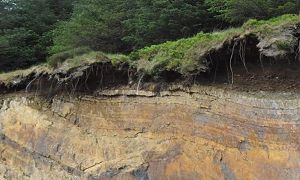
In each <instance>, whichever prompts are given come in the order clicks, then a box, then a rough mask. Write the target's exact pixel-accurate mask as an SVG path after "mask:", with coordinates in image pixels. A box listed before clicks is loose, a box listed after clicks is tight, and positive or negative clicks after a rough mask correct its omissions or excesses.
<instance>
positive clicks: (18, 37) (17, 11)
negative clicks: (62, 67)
mask: <svg viewBox="0 0 300 180" xmlns="http://www.w3.org/2000/svg"><path fill="white" fill-rule="evenodd" d="M62 2H64V3H65V4H64V5H63V6H60V7H58V6H57V5H58V4H61V3H62ZM66 2H68V3H66ZM70 3H71V0H62V1H58V0H26V1H25V0H0V37H1V38H0V48H1V49H0V58H1V62H0V68H1V69H2V70H3V69H4V70H9V69H15V68H18V67H24V66H27V65H30V64H33V63H36V62H38V61H43V60H45V58H46V56H47V55H48V52H47V47H49V46H51V44H52V34H51V33H49V31H50V30H52V29H53V28H54V27H55V24H56V23H57V21H59V20H60V19H66V18H68V16H69V13H70V11H71V10H70V7H71V4H70ZM63 9H65V10H63Z"/></svg>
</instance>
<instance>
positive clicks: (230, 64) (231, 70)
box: [229, 42, 237, 84]
mask: <svg viewBox="0 0 300 180" xmlns="http://www.w3.org/2000/svg"><path fill="white" fill-rule="evenodd" d="M236 46H237V42H234V44H233V48H232V51H231V56H230V60H229V67H230V72H231V84H233V75H234V74H233V69H232V58H233V56H234V51H235V47H236Z"/></svg>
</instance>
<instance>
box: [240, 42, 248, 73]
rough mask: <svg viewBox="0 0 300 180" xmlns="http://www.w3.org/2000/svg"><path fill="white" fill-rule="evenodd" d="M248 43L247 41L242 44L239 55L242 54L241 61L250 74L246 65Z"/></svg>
mask: <svg viewBox="0 0 300 180" xmlns="http://www.w3.org/2000/svg"><path fill="white" fill-rule="evenodd" d="M246 43H247V41H245V40H243V41H241V42H240V53H239V54H240V59H241V61H242V63H243V65H244V68H245V70H246V72H247V73H249V70H248V68H247V65H246Z"/></svg>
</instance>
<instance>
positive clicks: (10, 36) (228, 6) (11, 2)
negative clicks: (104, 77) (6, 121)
mask: <svg viewBox="0 0 300 180" xmlns="http://www.w3.org/2000/svg"><path fill="white" fill-rule="evenodd" d="M299 10H300V1H299V0H131V1H124V0H0V68H1V69H0V71H5V70H9V69H16V68H20V67H24V66H28V65H31V64H33V63H37V62H43V61H45V60H46V59H47V57H49V56H51V55H53V54H56V53H60V52H62V51H66V50H70V49H74V48H80V47H85V48H91V49H93V50H98V51H104V52H121V53H127V52H131V51H134V50H137V49H139V48H142V47H145V46H148V45H151V44H158V43H161V42H165V41H169V40H174V39H179V38H183V37H189V36H192V35H194V34H196V33H197V32H200V31H205V32H209V31H214V30H217V29H222V28H226V27H229V26H236V25H239V24H241V23H243V22H245V21H246V20H248V19H250V18H256V19H266V18H270V17H273V16H278V15H281V14H286V13H290V14H298V13H299Z"/></svg>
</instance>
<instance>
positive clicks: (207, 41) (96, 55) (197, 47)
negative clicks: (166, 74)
mask: <svg viewBox="0 0 300 180" xmlns="http://www.w3.org/2000/svg"><path fill="white" fill-rule="evenodd" d="M298 23H300V16H299V15H283V16H280V17H276V18H272V19H270V20H261V21H258V20H249V21H248V22H246V23H245V24H244V25H243V26H242V27H240V28H230V29H227V30H224V31H219V32H212V33H203V32H200V33H198V34H197V35H195V36H194V37H191V38H186V39H180V40H177V41H169V42H166V43H163V44H159V45H153V46H149V47H145V48H143V49H140V50H138V51H136V52H132V53H131V54H130V55H129V56H126V55H122V54H104V53H102V52H95V51H90V50H88V49H85V48H84V49H78V50H76V51H79V52H84V51H86V53H79V55H73V54H71V56H66V57H65V58H64V59H63V60H61V59H60V60H61V62H59V63H58V64H57V63H56V62H55V63H56V64H55V65H53V64H51V63H50V64H48V66H47V67H46V65H42V66H41V65H39V66H37V67H32V68H30V69H26V70H18V71H13V72H9V73H2V74H0V81H2V82H5V81H7V80H8V79H11V77H14V76H18V75H19V76H20V75H23V76H24V75H26V74H28V73H30V72H32V71H37V70H40V69H42V70H47V71H49V69H62V70H69V69H71V68H73V67H76V66H80V65H84V64H91V63H95V62H101V61H103V60H109V61H111V62H112V63H113V64H119V63H124V62H125V63H128V64H129V65H131V66H134V67H136V68H137V69H138V70H140V71H142V72H144V73H147V74H150V75H155V74H158V73H159V72H162V71H165V70H173V71H177V72H179V73H181V74H184V75H185V74H189V73H193V72H199V71H206V69H207V66H206V65H205V64H204V63H203V60H204V59H203V58H204V57H205V56H206V55H208V54H209V53H210V52H212V51H214V50H218V49H219V48H222V46H223V45H224V43H226V42H229V41H232V40H233V39H234V38H243V37H244V36H245V35H247V34H255V35H256V36H257V37H258V38H260V39H270V38H272V37H276V35H277V34H278V33H280V32H281V30H282V29H285V28H287V27H289V26H291V25H294V24H298ZM71 51H72V50H71ZM71 51H69V52H67V53H66V54H68V53H70V52H71ZM74 51H75V50H74ZM72 53H73V51H72ZM62 54H63V56H64V55H65V54H64V53H62ZM58 57H59V58H60V55H58ZM50 58H51V57H50ZM48 62H49V61H48ZM53 67H54V68H53Z"/></svg>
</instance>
